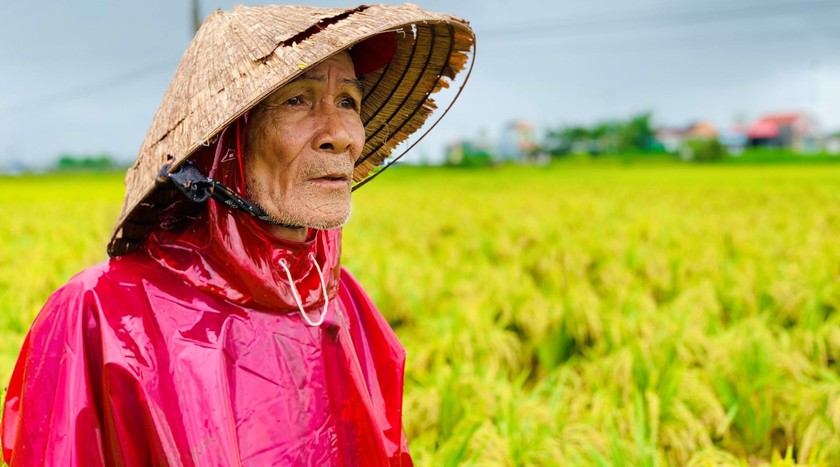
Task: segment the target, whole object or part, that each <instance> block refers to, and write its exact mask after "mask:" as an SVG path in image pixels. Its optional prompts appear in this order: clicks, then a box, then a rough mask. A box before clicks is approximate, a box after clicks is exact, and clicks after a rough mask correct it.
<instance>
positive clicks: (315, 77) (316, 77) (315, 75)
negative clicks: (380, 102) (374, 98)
mask: <svg viewBox="0 0 840 467" xmlns="http://www.w3.org/2000/svg"><path fill="white" fill-rule="evenodd" d="M333 59H337V60H341V61H346V64H347V65H348V68H349V70H350V72H351V73H350V76H352V78H351V77H347V78H343V79H342V80H341V81H340V83H339V86H350V87H353V88H355V89H356V90H357V91H358V92H359V94H363V93H364V87H363V86H362V82H361V80H359V79H358V78H356V77H355V73H354V72H353V61H352V60H351V59H350V54H349V53H347V51H342V52H339V53H337V54H335V55H333V56H332V57H330V58H329V59H327V60H333ZM306 81H310V82H316V83H321V84H326V82H327V76H326V75H325V74H324V72H323V71H322V70H319V69H317V68H310V69H308V70H306V71H305V72H304V73H303V74H302V75H300V76H298V77H297V78H295V79H294V80H292V81H291V82H290V83H289V84H293V83H300V82H306Z"/></svg>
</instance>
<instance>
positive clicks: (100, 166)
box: [56, 154, 116, 171]
mask: <svg viewBox="0 0 840 467" xmlns="http://www.w3.org/2000/svg"><path fill="white" fill-rule="evenodd" d="M115 166H116V164H115V163H114V160H113V159H112V158H111V157H110V156H109V155H107V154H100V155H96V156H81V157H76V156H73V155H70V154H62V155H61V156H59V158H58V163H57V164H56V170H59V171H68V170H109V169H112V168H114V167H115Z"/></svg>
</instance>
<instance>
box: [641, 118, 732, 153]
mask: <svg viewBox="0 0 840 467" xmlns="http://www.w3.org/2000/svg"><path fill="white" fill-rule="evenodd" d="M717 136H718V132H717V128H715V125H714V124H712V123H711V122H708V121H706V120H697V121H695V122H693V123H691V124H689V125H687V126H685V127H677V128H659V129H657V130H655V131H654V137H655V138H656V141H658V142H659V144H660V145H661V146H662V148H664V149H665V151H667V152H671V153H679V152H681V151H682V149H683V146H684V143H685V142H686V141H688V140H709V139H715V138H717Z"/></svg>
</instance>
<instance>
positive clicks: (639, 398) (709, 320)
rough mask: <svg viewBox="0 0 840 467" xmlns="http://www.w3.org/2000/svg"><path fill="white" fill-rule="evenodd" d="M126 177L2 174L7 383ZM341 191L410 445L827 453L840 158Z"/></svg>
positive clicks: (583, 171) (569, 168) (392, 180)
mask: <svg viewBox="0 0 840 467" xmlns="http://www.w3.org/2000/svg"><path fill="white" fill-rule="evenodd" d="M121 178H122V176H121V175H101V174H99V175H95V174H78V175H71V176H61V177H58V176H37V177H31V176H30V177H5V178H0V212H2V213H3V221H2V223H0V245H2V246H0V381H2V383H0V384H2V385H3V387H5V385H6V382H7V381H8V379H9V376H10V374H11V370H12V367H13V364H14V361H15V359H16V356H17V351H18V349H19V346H20V344H21V342H22V339H23V337H24V335H25V333H26V330H27V329H28V327H29V324H30V323H31V321H32V319H33V318H34V316H35V315H36V313H37V312H38V310H39V308H40V307H41V305H42V304H43V303H44V301H45V300H46V298H47V296H48V295H49V294H50V293H51V292H52V291H53V290H54V289H56V288H57V287H59V286H61V284H63V283H64V282H65V281H66V280H67V279H68V278H69V277H70V276H71V275H73V274H74V273H75V272H77V271H79V270H81V269H82V268H84V267H86V266H89V265H91V264H93V263H96V262H98V261H102V260H104V259H105V258H106V256H105V244H106V242H107V238H108V235H109V234H110V231H111V228H112V223H113V221H114V219H115V218H116V215H117V212H118V210H119V207H120V202H121V199H122V185H121ZM354 197H355V199H354V212H353V217H352V220H351V222H350V224H349V225H348V227H347V228H346V230H345V242H344V248H343V251H344V258H343V261H344V264H345V265H346V266H347V267H348V269H350V271H351V272H352V273H353V274H354V275H355V276H356V277H357V278H358V279H359V280H360V281H361V283H362V284H363V285H365V287H366V289H367V290H368V292H369V293H370V294H371V296H372V297H373V299H374V301H375V302H376V303H377V304H378V305H379V307H380V309H381V310H382V312H383V313H384V314H385V316H386V317H387V318H388V319H389V321H390V322H391V323H392V324H393V325H394V327H395V329H396V332H397V333H398V335H399V337H400V339H401V341H402V342H403V344H404V345H405V346H406V348H407V350H408V365H407V380H406V395H405V416H404V420H405V428H406V431H407V433H408V435H409V439H410V441H411V445H410V446H411V450H412V453H413V455H414V457H415V462H416V463H417V464H418V465H421V466H423V465H430V466H443V465H457V464H459V463H460V464H465V465H511V466H512V465H605V466H606V465H633V466H636V465H639V466H654V465H686V464H688V465H762V464H765V463H771V464H773V465H792V464H793V463H799V464H803V465H804V464H811V465H828V466H830V465H840V363H839V362H840V312H838V311H840V246H839V245H840V242H838V238H840V165H797V166H791V165H767V166H760V167H759V166H722V165H709V166H697V165H691V166H689V165H683V164H662V165H640V164H632V165H621V164H571V163H567V164H556V165H551V166H548V167H501V168H495V169H483V170H458V169H443V168H411V167H398V168H396V169H392V170H390V171H389V173H387V174H385V175H383V176H382V177H380V178H378V179H377V180H376V182H375V183H372V184H370V185H368V186H366V187H365V188H363V189H361V190H359V191H358V192H357V193H356V194H355V195H354Z"/></svg>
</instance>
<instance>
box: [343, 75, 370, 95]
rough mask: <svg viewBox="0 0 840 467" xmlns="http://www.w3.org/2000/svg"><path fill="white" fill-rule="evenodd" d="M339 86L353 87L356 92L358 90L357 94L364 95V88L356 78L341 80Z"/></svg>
mask: <svg viewBox="0 0 840 467" xmlns="http://www.w3.org/2000/svg"><path fill="white" fill-rule="evenodd" d="M341 85H342V86H351V87H354V88H356V90H358V91H359V94H364V93H365V87H364V86H363V85H362V81H361V80H360V79H358V78H353V79H350V78H347V79H343V80H341Z"/></svg>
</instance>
